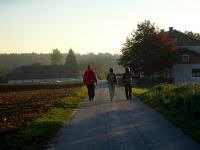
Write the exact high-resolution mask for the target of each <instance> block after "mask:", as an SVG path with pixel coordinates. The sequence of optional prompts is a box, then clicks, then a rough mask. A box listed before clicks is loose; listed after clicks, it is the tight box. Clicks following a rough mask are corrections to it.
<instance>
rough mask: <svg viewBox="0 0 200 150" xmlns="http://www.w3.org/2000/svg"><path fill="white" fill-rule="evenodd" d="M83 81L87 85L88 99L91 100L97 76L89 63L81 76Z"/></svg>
mask: <svg viewBox="0 0 200 150" xmlns="http://www.w3.org/2000/svg"><path fill="white" fill-rule="evenodd" d="M83 83H84V85H87V89H88V96H89V100H90V101H91V100H93V99H94V96H95V83H96V84H97V76H96V73H95V71H94V70H93V69H92V66H91V65H88V69H87V70H86V71H85V73H84V76H83Z"/></svg>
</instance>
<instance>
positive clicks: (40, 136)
mask: <svg viewBox="0 0 200 150" xmlns="http://www.w3.org/2000/svg"><path fill="white" fill-rule="evenodd" d="M86 93H87V90H86V88H85V87H83V88H81V89H80V90H79V91H76V92H75V93H73V96H72V97H65V98H63V99H62V100H61V101H60V102H59V103H58V104H57V105H56V107H55V108H54V109H52V110H51V111H50V112H48V113H47V114H46V115H44V116H41V117H40V118H38V119H36V120H34V121H32V122H30V123H28V124H27V125H26V126H24V127H22V128H21V129H19V131H17V132H16V133H14V134H12V135H9V136H5V137H4V138H2V139H1V140H0V149H1V150H42V149H44V148H45V144H46V143H47V142H48V140H50V139H51V138H52V137H54V136H55V135H56V134H57V132H58V131H59V129H60V128H61V127H62V125H63V123H64V122H65V121H66V120H68V119H70V117H71V115H72V113H73V111H74V109H76V108H77V107H78V105H79V104H80V102H81V101H82V100H83V99H84V97H85V95H86Z"/></svg>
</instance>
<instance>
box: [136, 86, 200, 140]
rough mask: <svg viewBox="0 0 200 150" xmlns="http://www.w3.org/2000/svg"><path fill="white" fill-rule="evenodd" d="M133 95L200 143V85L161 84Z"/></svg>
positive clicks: (139, 90) (138, 90) (137, 90)
mask: <svg viewBox="0 0 200 150" xmlns="http://www.w3.org/2000/svg"><path fill="white" fill-rule="evenodd" d="M133 93H134V94H135V95H136V96H137V97H139V98H140V99H141V100H143V101H144V102H145V103H147V104H148V105H150V106H151V107H152V108H153V109H155V110H156V111H158V112H160V113H162V114H163V116H164V117H165V118H166V119H167V120H169V121H170V122H171V123H172V124H173V125H174V126H176V127H177V128H180V129H181V130H182V131H183V132H184V133H185V134H187V135H189V136H190V137H191V138H193V139H194V140H196V141H197V142H198V143H200V84H183V85H173V84H161V85H157V86H155V87H153V88H150V89H148V90H147V89H140V88H134V89H133Z"/></svg>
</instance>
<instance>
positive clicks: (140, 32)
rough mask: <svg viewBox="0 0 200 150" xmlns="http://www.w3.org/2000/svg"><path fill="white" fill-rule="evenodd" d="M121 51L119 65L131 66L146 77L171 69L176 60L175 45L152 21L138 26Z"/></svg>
mask: <svg viewBox="0 0 200 150" xmlns="http://www.w3.org/2000/svg"><path fill="white" fill-rule="evenodd" d="M121 51H122V56H121V58H120V59H119V64H121V65H123V66H131V67H133V68H134V70H135V71H138V72H139V71H140V70H142V71H144V73H145V74H146V75H153V74H154V72H158V71H162V70H164V69H166V68H170V67H171V66H172V64H173V63H174V61H175V60H176V48H175V46H174V44H173V43H172V41H171V40H170V39H169V38H168V37H167V36H166V35H165V34H164V33H161V32H160V30H159V29H158V28H157V27H155V25H154V24H151V22H150V21H144V22H142V23H139V24H138V25H137V30H136V31H135V32H133V33H132V34H131V37H129V38H127V39H126V42H125V43H124V46H123V48H122V50H121Z"/></svg>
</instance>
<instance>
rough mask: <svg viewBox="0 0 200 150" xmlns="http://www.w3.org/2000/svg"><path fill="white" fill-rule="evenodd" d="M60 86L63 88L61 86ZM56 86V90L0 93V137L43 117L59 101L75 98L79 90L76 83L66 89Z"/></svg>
mask: <svg viewBox="0 0 200 150" xmlns="http://www.w3.org/2000/svg"><path fill="white" fill-rule="evenodd" d="M51 85H52V84H51ZM60 85H62V86H63V84H60ZM21 86H23V85H21ZM25 86H26V85H25ZM29 86H31V85H29ZM45 86H48V85H45ZM49 86H50V85H49ZM56 86H57V89H40V90H39V89H37V90H29V91H23V90H22V91H18V92H9V91H8V90H7V91H6V92H0V135H1V134H3V133H8V132H10V131H12V129H17V128H18V127H20V126H23V125H25V124H26V123H27V122H28V121H31V120H33V119H34V118H36V117H39V116H40V115H43V114H44V113H46V112H48V111H49V110H51V109H52V108H53V107H54V106H55V105H56V104H57V103H58V102H59V100H60V99H62V98H64V97H68V96H75V95H74V94H75V92H76V91H77V90H79V89H80V85H79V86H78V85H77V83H76V85H75V84H71V86H69V87H68V88H66V87H65V88H63V87H62V86H61V87H60V88H58V87H59V86H58V84H57V85H56ZM45 88H46V87H45ZM25 90H26V89H25Z"/></svg>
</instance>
